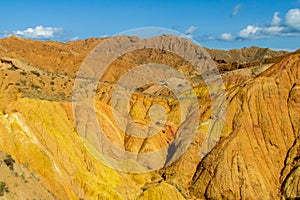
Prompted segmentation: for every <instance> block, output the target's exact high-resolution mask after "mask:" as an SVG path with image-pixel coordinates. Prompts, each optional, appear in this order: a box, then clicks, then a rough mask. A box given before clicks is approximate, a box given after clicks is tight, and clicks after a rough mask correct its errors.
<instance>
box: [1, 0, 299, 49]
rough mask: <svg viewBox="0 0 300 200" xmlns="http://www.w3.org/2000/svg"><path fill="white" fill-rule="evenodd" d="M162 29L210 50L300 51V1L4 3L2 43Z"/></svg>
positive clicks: (52, 0)
mask: <svg viewBox="0 0 300 200" xmlns="http://www.w3.org/2000/svg"><path fill="white" fill-rule="evenodd" d="M140 27H162V28H169V29H174V30H177V31H179V32H182V33H185V34H187V35H189V36H190V37H192V38H193V39H194V40H196V41H197V42H198V43H200V44H201V45H203V46H206V47H210V48H221V49H231V48H242V47H248V46H253V45H255V46H261V47H270V48H273V49H290V50H294V49H298V48H300V42H299V41H300V0H273V1H267V0H257V1H256V0H240V1H236V0H216V1H204V0H203V1H202V0H198V1H196V0H194V1H176V0H173V1H171V0H165V1H154V0H152V1H149V0H144V1H142V0H136V1H130V0H127V1H121V0H116V1H106V0H104V1H96V0H86V1H78V0H73V1H64V0H61V1H59V0H51V1H50V0H49V1H48V0H40V1H32V0H27V1H21V0H19V1H18V0H10V1H2V2H1V12H0V34H1V37H6V36H9V35H18V36H20V37H27V38H32V39H41V40H45V39H51V40H60V41H68V40H71V39H78V38H79V39H85V38H89V37H103V36H106V35H114V34H117V33H119V32H122V31H126V30H128V29H133V28H140Z"/></svg>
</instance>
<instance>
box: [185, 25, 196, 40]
mask: <svg viewBox="0 0 300 200" xmlns="http://www.w3.org/2000/svg"><path fill="white" fill-rule="evenodd" d="M197 29H198V27H197V26H190V27H189V28H188V29H186V31H185V35H186V36H187V37H190V38H192V37H193V36H194V32H195V31H196V30H197Z"/></svg>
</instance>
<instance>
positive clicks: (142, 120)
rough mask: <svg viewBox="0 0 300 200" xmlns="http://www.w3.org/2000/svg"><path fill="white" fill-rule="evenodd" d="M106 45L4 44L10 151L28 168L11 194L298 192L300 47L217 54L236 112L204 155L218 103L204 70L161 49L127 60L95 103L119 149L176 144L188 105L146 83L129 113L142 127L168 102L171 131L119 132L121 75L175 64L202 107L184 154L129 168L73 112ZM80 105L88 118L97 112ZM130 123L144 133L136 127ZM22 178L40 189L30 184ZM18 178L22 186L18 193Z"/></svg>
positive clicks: (0, 78) (4, 111)
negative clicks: (79, 85) (85, 72)
mask: <svg viewBox="0 0 300 200" xmlns="http://www.w3.org/2000/svg"><path fill="white" fill-rule="evenodd" d="M104 40H105V39H88V40H84V41H73V42H68V43H59V42H51V41H48V42H40V41H31V40H26V39H20V38H16V37H11V38H6V39H1V40H0V61H1V62H0V91H1V93H0V151H2V152H5V153H7V154H9V155H11V158H12V159H13V160H14V166H15V168H14V169H13V170H15V172H16V174H17V175H16V176H14V175H11V177H9V176H8V178H6V179H5V180H1V179H0V182H1V181H2V182H5V185H6V186H5V187H7V189H8V191H10V192H4V193H3V195H4V197H7V198H18V197H19V196H20V195H24V196H23V197H28V198H29V199H33V198H35V197H37V196H38V197H43V199H80V198H81V199H281V198H287V199H288V198H291V199H292V198H297V197H298V198H299V196H300V193H299V191H300V189H299V152H300V151H299V120H300V117H299V116H300V104H299V100H298V99H299V94H300V92H299V91H300V90H299V88H300V87H299V80H298V79H299V75H300V73H299V71H300V70H299V60H300V54H299V53H290V54H287V52H276V51H271V50H269V49H260V48H257V47H252V48H245V49H242V50H234V51H219V50H209V49H208V50H207V51H208V53H209V54H210V55H211V57H212V58H213V60H214V61H215V63H216V65H217V66H218V67H219V70H220V72H221V75H222V77H223V82H224V85H225V90H226V111H225V116H224V121H223V122H222V123H223V124H224V126H222V128H220V129H219V130H218V129H215V130H217V131H220V132H221V138H220V141H219V142H218V143H217V145H216V146H215V147H214V148H213V149H212V151H210V152H209V153H208V154H207V155H206V156H205V157H204V158H202V157H201V156H200V154H199V152H200V149H201V144H202V143H203V141H204V139H205V137H206V134H207V132H208V129H209V126H210V124H211V123H212V119H211V118H210V115H211V99H210V93H209V90H208V88H207V86H206V84H205V82H204V81H203V79H202V77H201V76H200V75H199V74H197V73H195V70H194V68H193V66H192V65H191V64H190V63H188V62H186V61H184V59H183V58H181V57H179V56H178V55H175V54H173V53H171V52H168V51H162V50H155V49H142V50H139V51H136V52H130V53H127V54H125V55H123V56H121V57H120V58H118V59H117V60H116V61H114V62H113V63H112V64H111V65H110V67H109V69H110V71H109V72H108V73H106V74H105V76H104V77H102V80H101V81H100V82H99V84H98V87H97V88H96V89H95V105H93V107H94V108H95V110H96V116H97V120H98V122H99V125H101V127H102V129H103V131H104V132H105V134H106V136H107V138H108V139H109V140H110V141H111V143H112V144H113V145H115V146H117V147H118V148H120V149H124V150H126V151H130V152H136V153H147V152H152V151H156V150H158V149H161V148H163V147H165V146H167V145H168V144H169V143H170V142H171V141H172V140H173V139H174V138H175V137H176V134H177V131H178V130H179V129H180V127H181V124H180V122H181V121H180V116H181V107H180V102H179V101H178V100H177V99H176V95H175V94H174V93H173V92H172V91H171V90H170V89H168V88H166V87H163V86H161V85H158V84H152V85H146V86H144V87H141V88H139V89H138V90H137V91H136V92H135V93H134V94H133V95H132V96H131V101H130V104H129V114H130V116H131V117H132V119H133V121H134V122H135V123H137V124H140V125H147V124H149V123H150V119H151V116H150V115H149V114H151V112H150V111H149V110H150V109H151V107H152V106H153V105H159V106H161V107H162V108H164V109H165V110H166V113H167V114H166V116H167V117H166V118H165V119H163V118H162V119H161V121H162V124H164V126H163V128H162V129H161V130H159V131H158V133H157V134H156V135H154V136H152V137H149V138H140V137H136V136H132V135H128V134H126V133H125V132H124V131H123V130H122V129H121V128H120V127H119V124H118V123H117V122H116V120H115V119H114V115H113V114H112V110H113V109H115V107H116V106H120V105H117V103H116V102H115V103H116V104H115V105H113V106H112V99H111V94H112V92H113V90H114V88H115V87H116V82H117V80H118V79H120V77H121V76H122V75H123V74H124V73H126V72H128V71H129V70H130V69H133V68H134V67H136V66H138V65H142V64H144V63H162V64H165V65H168V66H171V67H172V68H173V69H175V70H177V71H179V72H180V73H182V74H183V75H184V76H185V77H186V78H187V80H188V81H190V82H191V83H192V85H193V87H194V89H193V90H194V92H195V94H196V95H197V100H198V104H199V105H200V106H199V113H200V117H199V118H200V119H199V122H198V123H199V127H198V129H197V132H196V135H195V137H194V139H193V142H192V143H191V145H190V146H189V148H188V150H187V151H186V152H185V153H184V154H183V156H182V157H180V158H179V159H178V160H177V161H176V162H174V163H172V164H171V165H169V166H167V167H165V168H163V169H160V170H156V171H152V172H147V173H125V172H122V171H118V170H115V169H113V168H111V167H109V166H107V163H105V162H103V160H101V158H100V159H99V157H97V156H95V155H96V154H97V152H95V148H94V147H93V146H92V145H91V144H90V143H89V141H88V140H86V138H84V137H83V136H82V135H80V134H79V133H78V131H77V128H78V126H79V127H82V129H84V130H85V128H86V127H87V126H88V123H82V124H76V120H74V117H73V110H72V91H73V84H74V79H75V76H76V72H77V70H78V69H79V67H80V65H81V63H82V62H83V61H84V59H85V57H86V56H87V55H88V53H89V52H90V51H91V50H92V49H93V48H95V47H96V46H97V45H98V44H100V43H101V42H103V41H104ZM186 48H188V47H186ZM175 82H176V81H175ZM80 112H81V113H82V119H84V120H85V121H87V122H88V120H89V119H88V118H86V117H87V116H88V113H86V112H87V111H84V110H82V111H80ZM126 128H127V129H128V131H130V132H133V133H135V132H136V126H132V125H128V126H126ZM86 130H89V129H88V128H86ZM137 134H138V133H137ZM1 155H2V154H1ZM3 155H5V156H4V157H5V158H4V159H2V157H1V156H0V169H1V171H0V174H8V173H12V174H13V173H14V171H12V170H11V169H10V168H9V166H7V165H6V164H5V163H4V162H2V160H5V159H6V156H7V155H6V154H3ZM2 163H4V164H2ZM4 172H5V173H4ZM22 174H23V176H22ZM22 177H25V178H22ZM0 178H1V176H0ZM23 179H24V180H26V181H28V183H30V186H28V184H25V183H24V185H23V183H22V184H21V182H22V181H23V182H24V180H23ZM14 183H18V184H19V187H20V188H21V189H18V187H15V188H14ZM45 188H46V189H45ZM21 190H23V191H28V192H24V193H22V192H21ZM33 190H34V191H35V192H32V191H33ZM0 194H1V191H0ZM9 195H11V196H9ZM12 195H16V196H12ZM35 195H36V196H35Z"/></svg>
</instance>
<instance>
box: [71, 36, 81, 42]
mask: <svg viewBox="0 0 300 200" xmlns="http://www.w3.org/2000/svg"><path fill="white" fill-rule="evenodd" d="M79 38H80V37H79V36H75V37H72V38H71V39H70V40H69V41H75V40H79Z"/></svg>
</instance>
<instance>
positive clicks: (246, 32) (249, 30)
mask: <svg viewBox="0 0 300 200" xmlns="http://www.w3.org/2000/svg"><path fill="white" fill-rule="evenodd" d="M261 30H262V28H260V27H258V26H252V25H248V26H247V27H246V28H244V29H243V30H241V31H240V32H239V33H238V36H239V37H240V38H249V37H253V36H255V35H257V33H258V32H259V31H261Z"/></svg>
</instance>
